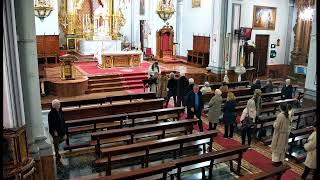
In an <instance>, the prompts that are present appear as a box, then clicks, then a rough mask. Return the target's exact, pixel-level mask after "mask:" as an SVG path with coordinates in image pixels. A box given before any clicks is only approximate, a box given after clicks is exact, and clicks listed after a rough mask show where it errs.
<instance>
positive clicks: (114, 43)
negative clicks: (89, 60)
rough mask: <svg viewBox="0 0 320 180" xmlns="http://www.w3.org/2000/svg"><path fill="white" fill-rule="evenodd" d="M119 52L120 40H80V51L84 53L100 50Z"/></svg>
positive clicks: (94, 52)
mask: <svg viewBox="0 0 320 180" xmlns="http://www.w3.org/2000/svg"><path fill="white" fill-rule="evenodd" d="M100 50H101V51H102V52H105V51H109V52H117V51H121V41H120V40H80V41H79V52H80V54H83V55H94V54H98V51H100Z"/></svg>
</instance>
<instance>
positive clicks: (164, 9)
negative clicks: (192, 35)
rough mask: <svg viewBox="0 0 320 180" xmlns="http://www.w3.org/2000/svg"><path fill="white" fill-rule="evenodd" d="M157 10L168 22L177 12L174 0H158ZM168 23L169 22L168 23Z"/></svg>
mask: <svg viewBox="0 0 320 180" xmlns="http://www.w3.org/2000/svg"><path fill="white" fill-rule="evenodd" d="M156 12H157V14H158V15H159V17H160V18H161V19H162V20H163V21H164V22H166V21H167V20H168V19H170V18H171V17H172V15H173V13H174V12H175V10H174V6H173V3H172V0H158V4H157V9H156ZM168 24H169V23H167V25H168Z"/></svg>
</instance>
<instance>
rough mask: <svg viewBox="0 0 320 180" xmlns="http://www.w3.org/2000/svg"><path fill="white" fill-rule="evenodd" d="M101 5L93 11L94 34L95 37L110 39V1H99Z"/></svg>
mask: <svg viewBox="0 0 320 180" xmlns="http://www.w3.org/2000/svg"><path fill="white" fill-rule="evenodd" d="M98 3H99V7H98V8H96V9H95V10H94V12H93V17H94V21H93V23H94V25H93V27H94V28H93V29H94V36H93V39H98V40H110V39H111V37H110V35H109V34H110V33H109V9H108V7H109V6H108V2H106V1H104V2H102V0H99V1H98Z"/></svg>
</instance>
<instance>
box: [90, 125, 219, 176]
mask: <svg viewBox="0 0 320 180" xmlns="http://www.w3.org/2000/svg"><path fill="white" fill-rule="evenodd" d="M217 133H218V131H216V130H214V131H208V132H201V133H197V134H188V135H183V136H178V137H170V138H165V139H160V140H153V141H147V142H141V143H135V144H129V145H122V146H117V147H111V148H105V149H101V153H102V154H105V155H106V158H102V159H98V160H96V161H95V163H96V164H105V163H106V164H107V168H106V175H111V163H112V162H115V161H119V160H126V159H131V158H142V159H141V165H142V167H148V165H149V158H150V155H153V154H158V153H165V152H172V151H173V152H176V151H177V150H178V155H179V156H180V155H181V154H182V151H183V148H186V147H193V146H198V145H203V146H204V147H205V144H208V143H209V151H211V150H212V142H213V136H214V135H217ZM203 151H204V152H205V151H206V150H205V148H204V149H203ZM173 157H174V158H175V157H176V153H174V156H173Z"/></svg>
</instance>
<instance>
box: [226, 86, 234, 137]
mask: <svg viewBox="0 0 320 180" xmlns="http://www.w3.org/2000/svg"><path fill="white" fill-rule="evenodd" d="M235 99H236V97H235V96H234V94H233V93H232V92H228V95H227V101H226V103H225V104H224V107H223V121H224V136H223V137H224V138H228V137H229V138H232V137H233V129H234V127H233V125H234V122H235V120H236V106H237V104H236V101H235ZM229 128H230V134H229V132H228V131H229Z"/></svg>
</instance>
